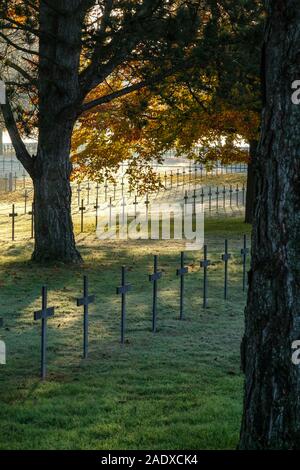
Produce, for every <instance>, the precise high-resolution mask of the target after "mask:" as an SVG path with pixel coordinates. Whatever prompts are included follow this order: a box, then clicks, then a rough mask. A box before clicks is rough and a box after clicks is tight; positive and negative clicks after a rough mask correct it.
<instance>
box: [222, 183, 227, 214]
mask: <svg viewBox="0 0 300 470" xmlns="http://www.w3.org/2000/svg"><path fill="white" fill-rule="evenodd" d="M222 193H223V208H224V209H225V206H226V187H225V186H223V191H222Z"/></svg>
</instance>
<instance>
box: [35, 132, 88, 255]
mask: <svg viewBox="0 0 300 470" xmlns="http://www.w3.org/2000/svg"><path fill="white" fill-rule="evenodd" d="M70 138H71V136H70V129H68V128H63V127H57V126H53V128H52V129H49V130H48V132H45V131H44V132H43V133H42V135H41V136H40V141H39V147H38V153H37V157H36V161H35V165H34V177H33V184H34V211H35V249H34V253H33V255H32V258H33V260H35V261H39V262H47V261H63V262H79V261H81V257H80V254H79V253H78V251H77V249H76V247H75V239H74V234H73V224H72V217H71V186H70V173H71V164H70V161H69V155H70Z"/></svg>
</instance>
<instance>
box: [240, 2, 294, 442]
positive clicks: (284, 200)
mask: <svg viewBox="0 0 300 470" xmlns="http://www.w3.org/2000/svg"><path fill="white" fill-rule="evenodd" d="M266 6H267V9H268V14H269V16H268V21H267V27H266V36H265V45H264V72H265V73H264V77H265V78H264V85H265V86H264V88H265V98H264V101H265V104H264V112H263V123H262V136H261V141H260V145H259V149H258V161H257V168H258V172H257V180H256V188H255V191H256V195H257V197H256V203H255V213H254V225H253V241H252V266H251V271H250V273H249V293H248V303H247V308H246V330H245V336H244V340H243V344H242V363H243V368H244V371H245V374H246V378H245V396H244V413H243V420H242V427H241V438H240V448H241V449H300V368H299V366H298V367H297V366H295V365H293V364H292V361H291V356H292V349H291V344H292V342H293V341H294V340H296V339H299V338H300V238H299V235H300V155H299V149H300V132H299V123H300V107H299V106H296V105H294V104H293V103H292V101H291V84H292V82H293V81H294V80H296V79H299V78H300V8H299V2H298V1H295V0H280V1H279V0H277V1H267V2H266Z"/></svg>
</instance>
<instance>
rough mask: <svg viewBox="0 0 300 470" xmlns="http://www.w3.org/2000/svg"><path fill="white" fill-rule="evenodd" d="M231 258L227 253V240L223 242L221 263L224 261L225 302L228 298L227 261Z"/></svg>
mask: <svg viewBox="0 0 300 470" xmlns="http://www.w3.org/2000/svg"><path fill="white" fill-rule="evenodd" d="M230 258H231V254H230V253H228V240H225V252H224V254H223V255H222V261H224V299H225V300H227V296H228V261H229V260H230Z"/></svg>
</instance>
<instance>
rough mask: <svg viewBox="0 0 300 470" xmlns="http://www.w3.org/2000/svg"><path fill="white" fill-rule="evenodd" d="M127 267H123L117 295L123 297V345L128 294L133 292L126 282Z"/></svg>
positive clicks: (123, 341) (122, 341)
mask: <svg viewBox="0 0 300 470" xmlns="http://www.w3.org/2000/svg"><path fill="white" fill-rule="evenodd" d="M125 274H126V267H125V266H122V278H121V286H120V287H117V294H118V295H121V296H122V304H121V344H124V343H125V331H126V294H127V292H129V291H130V290H131V285H130V284H126V280H125Z"/></svg>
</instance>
